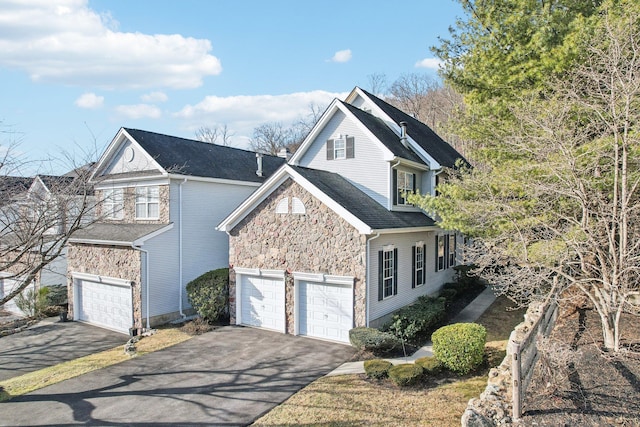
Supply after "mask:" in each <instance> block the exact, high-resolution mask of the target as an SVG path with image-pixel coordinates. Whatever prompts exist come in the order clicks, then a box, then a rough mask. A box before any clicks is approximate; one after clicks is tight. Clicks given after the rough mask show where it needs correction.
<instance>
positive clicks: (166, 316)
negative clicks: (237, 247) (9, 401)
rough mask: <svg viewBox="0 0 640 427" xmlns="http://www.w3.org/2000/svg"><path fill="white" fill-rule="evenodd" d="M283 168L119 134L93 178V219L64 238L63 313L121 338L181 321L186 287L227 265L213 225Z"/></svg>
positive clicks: (173, 140)
mask: <svg viewBox="0 0 640 427" xmlns="http://www.w3.org/2000/svg"><path fill="white" fill-rule="evenodd" d="M283 163H284V159H281V158H278V157H272V156H261V157H259V158H258V159H257V158H256V153H253V152H249V151H244V150H239V149H236V148H231V147H224V146H219V145H215V144H209V143H205V142H200V141H195V140H190V139H183V138H177V137H173V136H168V135H162V134H158V133H153V132H146V131H142V130H136V129H127V128H121V129H120V130H119V132H118V133H117V135H116V136H115V138H114V139H113V140H112V142H111V143H110V145H109V146H108V147H107V149H106V150H105V152H104V153H103V155H102V156H101V158H100V160H99V161H98V163H97V164H96V166H95V171H94V174H93V177H92V180H93V182H94V183H95V193H96V198H97V200H98V207H97V216H98V221H96V222H95V223H94V224H92V225H90V226H88V227H87V228H85V229H83V230H80V231H78V232H76V233H74V235H73V236H72V238H71V239H70V246H69V250H68V254H67V262H68V274H67V278H68V289H69V305H70V315H71V316H73V319H74V320H80V321H86V322H89V323H92V324H95V325H98V326H102V327H106V328H110V329H113V330H116V331H120V332H124V333H130V332H134V331H135V332H137V331H139V330H141V329H143V328H149V327H152V326H155V325H158V324H162V323H165V322H167V321H169V320H172V319H175V318H178V317H180V316H184V315H185V314H186V313H188V311H189V309H190V306H189V303H188V300H187V297H186V291H185V287H186V284H187V283H188V282H189V281H191V280H193V279H194V278H196V277H198V276H200V275H201V274H203V273H205V272H207V271H209V270H212V269H215V268H220V267H227V266H228V263H229V262H228V254H229V250H228V240H227V238H226V236H224V235H223V234H222V233H216V232H215V231H214V228H213V227H214V225H215V224H217V223H218V222H219V221H220V220H221V219H223V218H224V217H225V216H226V215H228V214H229V212H231V211H232V210H233V208H235V207H236V206H237V205H238V204H239V203H241V202H242V200H244V199H245V198H246V197H247V196H249V195H250V194H251V193H252V192H253V191H254V190H255V189H256V188H257V187H259V186H260V184H262V183H263V182H264V180H265V179H266V177H268V176H269V175H270V174H271V173H273V172H274V171H275V170H276V169H277V168H278V167H279V166H280V165H282V164H283ZM259 169H260V170H259Z"/></svg>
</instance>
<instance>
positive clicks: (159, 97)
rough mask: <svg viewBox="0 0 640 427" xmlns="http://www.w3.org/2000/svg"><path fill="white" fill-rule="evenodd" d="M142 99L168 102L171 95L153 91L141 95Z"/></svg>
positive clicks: (144, 100)
mask: <svg viewBox="0 0 640 427" xmlns="http://www.w3.org/2000/svg"><path fill="white" fill-rule="evenodd" d="M140 99H142V101H143V102H151V103H153V102H167V100H168V99H169V97H168V96H167V94H166V93H164V92H151V93H145V94H144V95H142V96H141V97H140Z"/></svg>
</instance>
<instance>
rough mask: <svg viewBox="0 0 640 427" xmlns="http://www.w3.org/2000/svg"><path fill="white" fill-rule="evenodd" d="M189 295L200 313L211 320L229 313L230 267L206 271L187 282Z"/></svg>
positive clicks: (192, 303)
mask: <svg viewBox="0 0 640 427" xmlns="http://www.w3.org/2000/svg"><path fill="white" fill-rule="evenodd" d="M187 297H188V298H189V302H190V303H191V306H192V307H193V308H194V309H195V310H196V311H197V312H198V314H199V315H200V316H201V317H203V318H205V319H207V320H211V321H215V320H219V319H221V318H223V317H226V316H228V315H229V269H228V268H219V269H217V270H212V271H209V272H207V273H204V274H203V275H202V276H200V277H198V278H196V279H193V280H192V281H191V282H189V283H187Z"/></svg>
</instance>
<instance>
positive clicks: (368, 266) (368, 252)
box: [364, 233, 380, 328]
mask: <svg viewBox="0 0 640 427" xmlns="http://www.w3.org/2000/svg"><path fill="white" fill-rule="evenodd" d="M378 237H380V233H378V234H376V235H375V236H374V237H372V238H370V239H367V259H366V261H365V263H366V266H367V286H365V292H364V297H365V305H364V306H365V311H366V313H365V321H366V323H365V326H366V327H367V328H368V327H369V288H370V286H371V268H370V263H369V258H370V256H369V255H370V253H371V241H372V240H375V239H377V238H378Z"/></svg>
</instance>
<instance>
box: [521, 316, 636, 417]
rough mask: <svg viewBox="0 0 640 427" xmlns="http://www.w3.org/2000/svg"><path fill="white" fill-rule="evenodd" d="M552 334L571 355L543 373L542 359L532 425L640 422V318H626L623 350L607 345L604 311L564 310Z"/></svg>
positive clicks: (531, 397)
mask: <svg viewBox="0 0 640 427" xmlns="http://www.w3.org/2000/svg"><path fill="white" fill-rule="evenodd" d="M551 339H552V340H554V341H555V340H557V342H561V343H564V344H565V354H567V353H566V350H570V352H569V353H568V354H569V355H570V357H569V358H568V359H565V360H566V363H564V364H563V365H564V366H556V367H555V369H554V370H553V371H552V372H554V377H553V378H551V380H550V379H549V376H548V375H547V376H546V378H543V371H544V361H545V360H544V359H541V362H542V363H540V362H539V363H538V364H537V366H536V369H535V371H534V377H533V379H532V382H531V385H530V386H529V389H528V390H527V393H526V398H525V401H524V405H523V408H524V410H525V414H524V416H523V418H522V421H523V425H526V426H640V319H639V318H638V317H633V316H627V317H624V318H623V319H622V346H623V348H624V349H623V351H621V352H620V354H616V355H612V354H608V353H606V352H604V351H602V331H601V328H600V320H599V316H598V314H597V313H596V312H595V311H594V310H592V309H579V310H577V311H575V312H573V313H570V315H566V314H565V315H564V317H562V316H561V318H560V319H559V320H558V323H557V325H556V328H555V329H554V331H553V333H552V335H551Z"/></svg>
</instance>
